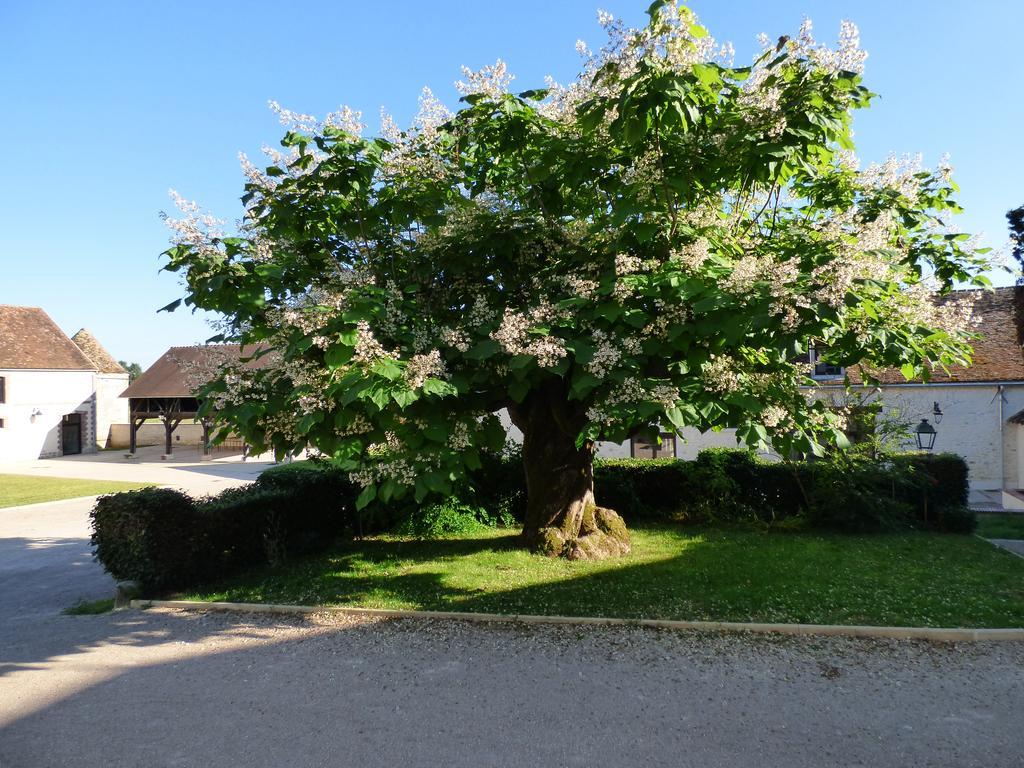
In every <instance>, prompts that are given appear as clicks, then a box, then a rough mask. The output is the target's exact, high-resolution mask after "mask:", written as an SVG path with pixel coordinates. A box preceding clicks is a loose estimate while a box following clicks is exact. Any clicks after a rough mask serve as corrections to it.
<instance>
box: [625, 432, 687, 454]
mask: <svg viewBox="0 0 1024 768" xmlns="http://www.w3.org/2000/svg"><path fill="white" fill-rule="evenodd" d="M629 455H630V456H632V457H633V458H634V459H665V458H668V459H674V458H675V456H676V436H675V435H674V434H673V433H671V432H662V433H661V445H658V444H657V443H651V442H650V441H649V440H648V439H647V438H646V437H634V438H633V439H632V440H630V443H629Z"/></svg>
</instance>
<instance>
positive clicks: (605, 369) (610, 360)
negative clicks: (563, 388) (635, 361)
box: [586, 330, 622, 379]
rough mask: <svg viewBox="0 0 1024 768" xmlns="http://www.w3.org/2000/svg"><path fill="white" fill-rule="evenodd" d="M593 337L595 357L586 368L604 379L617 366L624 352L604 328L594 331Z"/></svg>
mask: <svg viewBox="0 0 1024 768" xmlns="http://www.w3.org/2000/svg"><path fill="white" fill-rule="evenodd" d="M593 338H594V342H595V345H596V346H595V349H594V357H593V359H592V360H591V361H590V362H589V363H587V366H586V368H587V370H588V371H590V373H592V374H594V376H596V377H597V378H599V379H603V378H604V377H605V376H607V375H608V373H610V372H611V371H612V369H614V368H615V366H616V364H617V363H618V362H619V360H620V359H621V358H622V352H620V351H619V345H618V344H616V343H615V340H614V339H613V338H612V337H611V336H610V335H609V334H607V333H605V332H604V331H602V330H596V331H594V333H593Z"/></svg>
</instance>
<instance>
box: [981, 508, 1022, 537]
mask: <svg viewBox="0 0 1024 768" xmlns="http://www.w3.org/2000/svg"><path fill="white" fill-rule="evenodd" d="M977 533H978V535H979V536H982V537H984V538H986V539H1024V514H983V515H978V531H977Z"/></svg>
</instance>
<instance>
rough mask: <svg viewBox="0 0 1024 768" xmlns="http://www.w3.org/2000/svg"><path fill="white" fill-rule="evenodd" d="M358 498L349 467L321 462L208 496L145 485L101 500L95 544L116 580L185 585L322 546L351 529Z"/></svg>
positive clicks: (156, 587)
mask: <svg viewBox="0 0 1024 768" xmlns="http://www.w3.org/2000/svg"><path fill="white" fill-rule="evenodd" d="M354 499H355V491H354V489H353V488H352V486H351V484H350V483H349V482H348V480H347V478H346V477H345V476H344V475H343V474H341V473H339V472H334V471H329V470H317V469H302V470H299V469H296V470H293V471H275V472H265V473H264V474H263V475H262V476H261V477H260V478H259V480H257V482H256V483H254V484H253V485H251V486H248V487H245V488H233V489H228V490H226V491H223V492H222V493H220V494H219V495H217V496H212V497H209V498H205V499H193V498H191V497H190V496H188V495H186V494H184V493H181V492H179V491H174V490H170V489H166V488H145V489H142V490H139V491H129V492H128V493H118V494H114V495H112V496H104V497H102V498H100V499H99V500H98V501H97V503H96V506H95V508H94V509H93V511H92V525H93V533H92V545H93V549H94V552H95V555H96V558H97V559H98V560H99V561H100V562H101V563H102V564H103V566H104V568H106V569H107V571H108V572H109V573H111V574H112V575H113V576H114V578H116V579H121V580H133V581H138V582H140V583H141V584H142V585H143V586H144V587H145V588H146V589H147V590H167V589H174V588H181V587H186V586H189V585H192V584H196V583H199V582H201V581H203V580H205V579H210V578H214V577H218V576H222V575H225V574H229V573H232V572H234V571H237V570H239V569H241V568H244V567H247V566H252V565H259V564H264V563H270V564H277V563H280V562H282V561H284V560H286V559H287V558H289V557H291V556H293V555H297V554H302V553H306V552H312V551H316V550H319V549H323V548H324V547H326V546H328V545H329V544H330V543H331V542H332V541H334V539H336V538H337V537H338V536H340V535H342V534H346V533H349V532H351V530H352V528H353V521H354V520H355V519H356V518H355V515H354V509H355V504H354Z"/></svg>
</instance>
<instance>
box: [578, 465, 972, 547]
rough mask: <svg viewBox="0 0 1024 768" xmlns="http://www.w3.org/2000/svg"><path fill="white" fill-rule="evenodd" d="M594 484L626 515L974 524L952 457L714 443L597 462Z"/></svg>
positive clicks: (852, 524)
mask: <svg viewBox="0 0 1024 768" xmlns="http://www.w3.org/2000/svg"><path fill="white" fill-rule="evenodd" d="M594 482H595V491H596V494H597V500H598V503H599V504H602V505H605V506H609V507H612V508H613V509H615V510H617V511H618V512H619V513H620V514H622V515H623V517H625V518H626V519H627V520H629V519H644V518H648V519H650V518H654V519H662V520H678V521H685V522H712V521H742V520H747V521H750V520H753V521H757V522H760V523H764V524H770V525H779V524H781V523H783V522H785V523H786V526H787V527H800V526H801V525H803V524H806V525H809V526H812V527H817V528H827V529H832V530H840V531H850V532H873V531H893V530H904V529H907V528H910V527H913V526H921V525H926V526H936V527H939V528H941V529H942V530H949V531H953V530H967V529H969V528H970V526H972V525H973V523H972V522H971V520H970V518H971V517H972V516H971V513H970V512H968V511H967V510H966V502H967V493H968V477H967V464H966V463H965V462H964V460H963V459H962V458H960V457H959V456H956V455H953V454H940V455H938V456H923V455H921V454H897V455H890V456H883V457H881V458H880V459H870V458H867V457H863V456H856V455H852V454H839V455H836V456H832V457H828V458H824V459H815V460H812V461H790V462H780V461H776V462H772V461H765V460H761V459H759V458H757V457H756V456H755V455H754V454H753V453H752V452H750V451H746V450H740V449H732V450H730V449H723V448H715V449H707V450H704V451H701V452H700V453H699V454H698V455H697V458H696V459H695V460H693V461H678V460H676V459H653V460H652V459H611V460H608V459H604V460H598V461H597V462H596V464H595V470H594ZM926 502H927V510H928V516H927V520H925V514H924V513H925V503H926ZM947 520H948V521H947ZM944 521H946V522H944Z"/></svg>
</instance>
